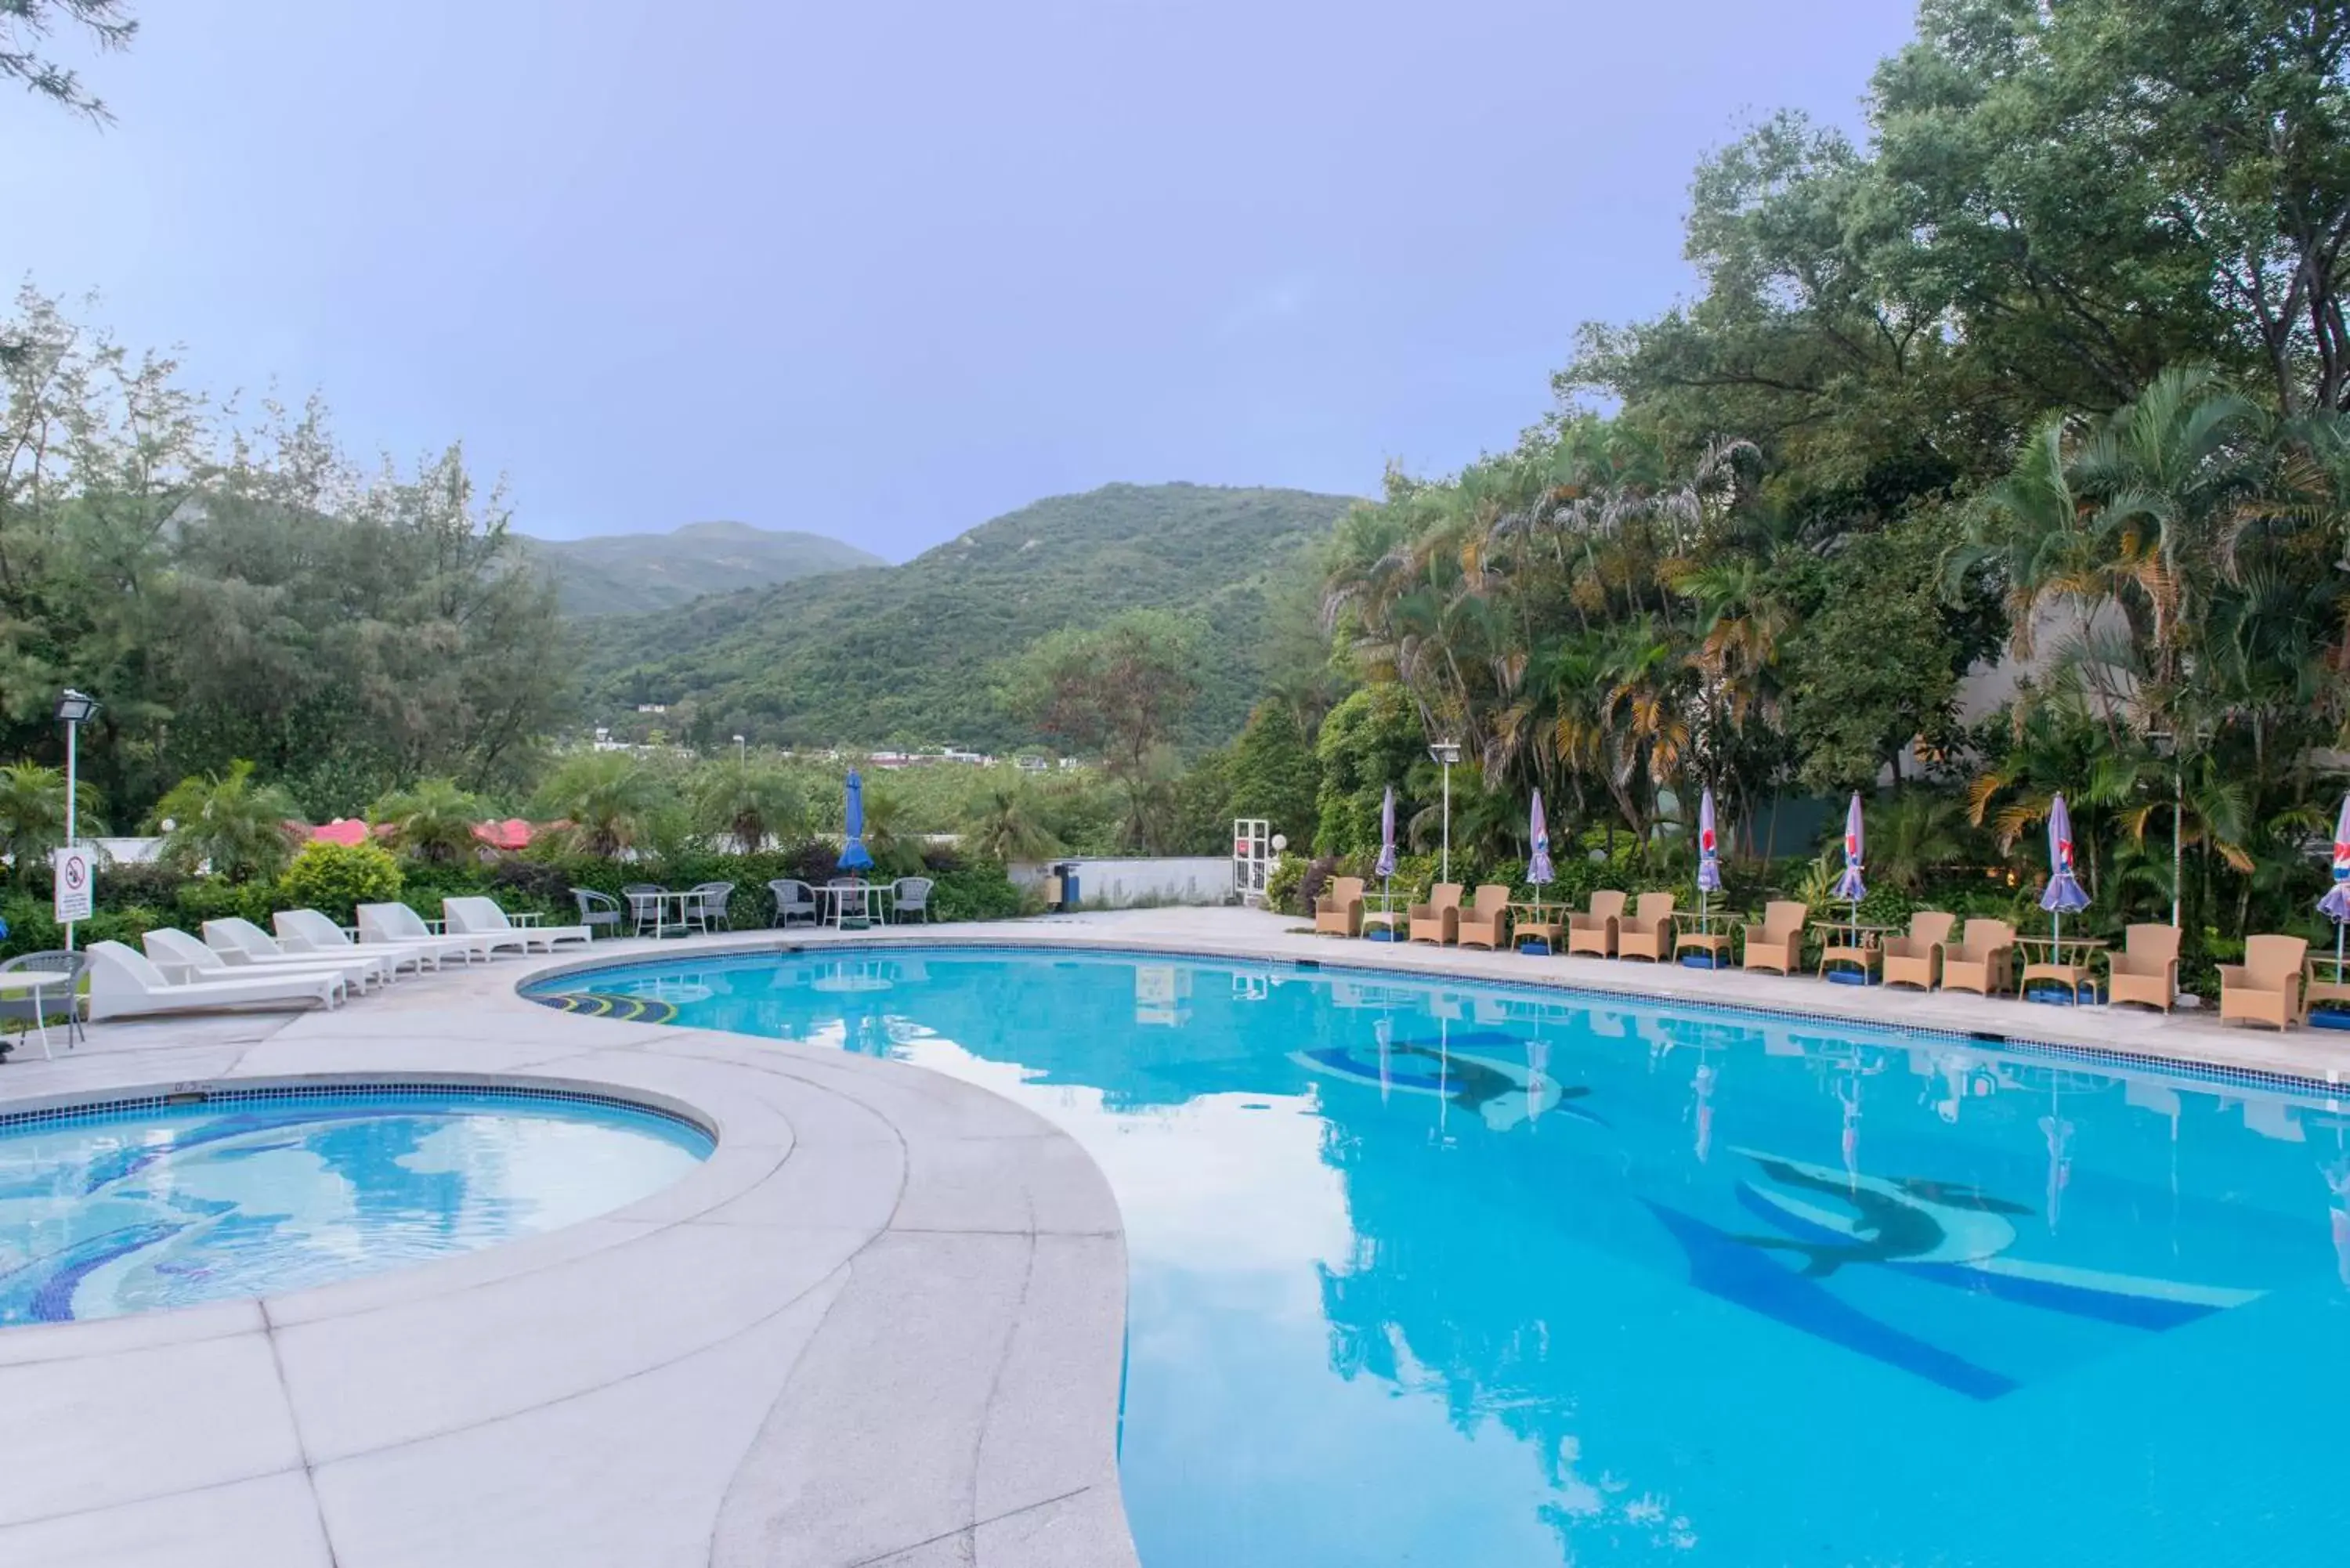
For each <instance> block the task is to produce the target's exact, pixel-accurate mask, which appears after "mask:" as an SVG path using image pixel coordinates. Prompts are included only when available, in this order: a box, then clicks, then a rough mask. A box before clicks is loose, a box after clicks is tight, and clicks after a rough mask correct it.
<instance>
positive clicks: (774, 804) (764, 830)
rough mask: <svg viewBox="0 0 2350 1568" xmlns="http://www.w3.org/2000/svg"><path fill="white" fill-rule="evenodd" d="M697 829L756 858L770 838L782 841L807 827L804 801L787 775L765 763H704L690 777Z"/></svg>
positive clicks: (733, 761)
mask: <svg viewBox="0 0 2350 1568" xmlns="http://www.w3.org/2000/svg"><path fill="white" fill-rule="evenodd" d="M692 794H693V815H694V821H695V825H696V826H699V827H700V828H701V829H702V831H703V832H704V833H708V834H712V835H719V836H725V837H727V838H731V839H732V840H733V843H734V847H735V848H736V849H737V850H739V851H740V852H742V853H743V854H744V855H753V854H756V853H757V852H758V851H759V850H760V849H762V848H764V846H765V845H766V843H767V841H768V840H769V839H770V838H783V837H786V836H790V835H793V834H796V833H799V832H801V831H802V830H804V829H805V828H806V825H807V797H806V795H803V794H801V793H800V790H799V786H798V784H795V783H794V782H793V780H792V778H791V776H790V775H789V774H785V773H784V772H783V771H782V770H780V769H778V768H775V767H774V766H772V765H770V764H768V763H763V762H758V761H754V760H748V759H740V758H729V759H727V760H725V761H723V762H717V763H704V764H702V766H701V767H700V768H698V769H696V770H695V772H694V776H693V785H692Z"/></svg>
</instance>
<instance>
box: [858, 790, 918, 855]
mask: <svg viewBox="0 0 2350 1568" xmlns="http://www.w3.org/2000/svg"><path fill="white" fill-rule="evenodd" d="M904 820H905V812H904V810H903V809H902V807H901V806H900V805H899V800H898V797H897V796H896V795H894V794H889V792H888V791H887V790H880V789H876V788H874V787H873V786H872V785H871V784H867V785H866V786H865V848H866V850H867V852H868V853H869V854H870V855H871V856H872V857H873V868H874V869H875V870H876V871H879V872H884V873H887V874H890V875H894V876H899V877H907V876H911V875H913V874H914V873H915V872H918V871H920V869H921V868H922V846H921V844H920V840H919V839H917V838H915V837H914V836H910V835H909V834H908V833H907V832H906V831H905V830H904V828H903V827H902V826H901V824H902V823H903V822H904Z"/></svg>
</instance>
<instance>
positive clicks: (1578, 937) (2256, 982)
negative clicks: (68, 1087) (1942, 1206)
mask: <svg viewBox="0 0 2350 1568" xmlns="http://www.w3.org/2000/svg"><path fill="white" fill-rule="evenodd" d="M1536 891H1537V892H1539V889H1536ZM1398 893H1399V898H1400V897H1402V896H1403V895H1402V892H1401V889H1400V888H1399V889H1398ZM1680 898H1681V895H1680V894H1679V893H1677V892H1675V891H1671V890H1667V889H1649V890H1647V891H1642V892H1638V893H1632V892H1627V891H1626V890H1624V889H1621V888H1598V889H1596V890H1594V891H1593V892H1592V893H1591V894H1590V895H1589V896H1588V898H1587V900H1586V905H1585V907H1584V908H1582V909H1575V908H1574V907H1573V906H1572V905H1570V904H1566V903H1554V904H1543V903H1540V902H1537V901H1534V900H1533V899H1529V898H1524V897H1523V896H1521V895H1520V894H1519V892H1518V891H1516V890H1513V888H1509V887H1507V886H1504V885H1502V884H1496V883H1484V884H1481V885H1479V886H1478V887H1477V888H1475V889H1474V890H1473V892H1472V891H1471V890H1470V889H1468V888H1463V887H1462V886H1461V884H1459V883H1447V882H1439V883H1436V884H1434V885H1432V886H1430V887H1428V888H1426V890H1425V891H1424V892H1423V893H1422V894H1420V895H1419V896H1418V897H1417V898H1415V900H1414V901H1413V902H1412V903H1411V904H1410V905H1409V913H1408V916H1407V917H1406V924H1405V932H1408V933H1409V940H1411V941H1413V942H1417V943H1419V944H1421V945H1423V946H1435V947H1458V948H1461V949H1470V950H1481V951H1489V952H1512V951H1515V952H1519V953H1522V954H1524V955H1526V956H1527V957H1528V958H1529V959H1530V960H1532V961H1539V960H1541V959H1543V958H1545V957H1548V956H1552V955H1563V956H1564V957H1565V958H1566V959H1569V960H1581V959H1597V960H1604V961H1609V962H1621V961H1627V960H1638V961H1642V962H1645V963H1649V964H1675V965H1681V966H1685V967H1689V968H1696V969H1707V970H1714V969H1733V968H1734V969H1738V970H1741V971H1745V972H1748V973H1763V974H1775V975H1779V976H1782V977H1785V978H1787V979H1790V980H1794V981H1812V982H1816V981H1835V982H1837V983H1842V984H1856V985H1863V986H1871V987H1875V986H1886V987H1892V988H1897V989H1899V990H1904V991H1908V992H1924V993H1958V994H1968V995H1973V996H1978V997H1981V998H1983V999H1985V1000H1986V1001H1989V1000H1991V999H1997V998H2006V999H2022V1000H2025V1001H2032V1002H2054V1003H2059V1004H2069V1005H2074V1006H2094V1005H2097V1004H2100V1003H2102V1004H2104V1005H2106V1006H2109V1007H2144V1008H2150V1009H2153V1010H2155V1011H2156V1012H2162V1013H2166V1014H2167V1013H2168V1012H2172V1011H2173V1010H2174V1009H2176V1008H2178V1006H2179V1005H2181V992H2180V991H2179V948H2180V932H2179V931H2178V929H2176V928H2174V927H2171V926H2168V925H2157V924H2138V925H2133V926H2131V927H2129V928H2128V929H2126V932H2125V933H2124V936H2123V940H2121V941H2120V942H2119V943H2118V944H2111V945H2109V944H2108V943H2107V942H2106V941H2104V940H2099V939H2096V938H2094V937H2086V936H2082V935H2079V934H2077V933H2072V932H2068V933H2066V934H2064V936H2062V937H2061V938H2060V937H2057V936H2055V935H2054V934H2053V933H2045V934H2041V935H2025V934H2022V933H2020V932H2019V931H2018V930H2017V929H2016V927H2015V925H2014V924H2013V922H2012V921H2009V920H2005V919H1995V918H1991V917H1985V916H1975V917H1972V918H1970V919H1963V920H1962V919H1960V917H1959V916H1958V915H1956V914H1954V913H1951V912H1950V911H1948V910H1941V909H1916V910H1914V911H1912V912H1911V913H1910V915H1909V917H1908V923H1907V924H1906V925H1904V926H1900V927H1894V926H1877V925H1870V924H1867V923H1865V922H1862V921H1860V920H1858V919H1855V918H1851V917H1850V916H1849V915H1833V916H1823V915H1822V914H1821V912H1820V911H1819V910H1817V909H1815V908H1814V906H1812V905H1809V904H1806V903H1804V902H1801V901H1798V900H1795V899H1773V900H1771V901H1769V902H1768V903H1766V904H1765V905H1764V906H1763V912H1762V918H1761V919H1751V918H1749V917H1746V916H1744V915H1742V914H1741V913H1739V912H1738V911H1736V910H1732V909H1721V908H1706V907H1703V906H1700V908H1697V909H1690V908H1687V907H1685V906H1683V905H1682V904H1681V902H1680ZM1366 899H1367V884H1366V881H1365V879H1364V878H1362V877H1332V878H1331V879H1330V881H1329V883H1328V884H1327V886H1326V888H1324V889H1323V891H1322V892H1321V894H1320V895H1319V896H1318V897H1317V898H1315V901H1314V906H1313V907H1314V928H1313V929H1314V934H1315V935H1317V936H1326V937H1340V938H1347V939H1361V938H1364V937H1366V936H1369V937H1370V938H1371V939H1373V940H1386V938H1387V931H1386V929H1385V928H1383V927H1378V928H1375V929H1369V930H1367V926H1371V925H1373V922H1370V921H1367V919H1366V918H1365V904H1366ZM1405 932H1399V933H1397V934H1398V935H1399V936H1401V935H1403V934H1405ZM2309 947H2310V944H2309V943H2308V941H2307V940H2305V939H2303V938H2300V937H2292V936H2281V935H2255V936H2253V937H2251V939H2249V940H2248V941H2247V943H2246V944H2245V955H2244V961H2243V962H2242V963H2241V964H2226V965H2221V966H2220V977H2221V981H2222V986H2221V994H2220V1005H2219V1007H2218V1008H2217V1010H2216V1012H2217V1016H2218V1017H2219V1018H2220V1020H2221V1021H2223V1022H2230V1023H2259V1024H2266V1025H2268V1026H2270V1027H2272V1028H2279V1029H2290V1028H2296V1027H2299V1026H2301V1025H2303V1024H2305V1023H2308V1022H2309V1021H2310V1013H2311V1010H2312V1008H2313V1007H2314V1006H2316V1005H2319V1004H2334V1005H2339V1006H2342V1007H2345V1008H2350V965H2345V966H2343V967H2344V972H2343V973H2340V974H2331V973H2328V974H2325V975H2323V976H2321V974H2320V973H2319V972H2318V971H2319V970H2320V968H2321V966H2327V967H2330V966H2332V964H2333V959H2332V957H2331V956H2330V955H2327V956H2326V957H2324V958H2323V959H2320V958H2314V957H2311V956H2310V953H2309ZM2186 1002H2188V1004H2189V1005H2192V1004H2194V1002H2195V999H2194V998H2191V997H2190V998H2187V999H2186Z"/></svg>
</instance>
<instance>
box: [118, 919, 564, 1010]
mask: <svg viewBox="0 0 2350 1568" xmlns="http://www.w3.org/2000/svg"><path fill="white" fill-rule="evenodd" d="M441 907H442V912H443V914H444V916H445V917H446V918H445V919H442V920H440V921H437V922H434V923H433V924H430V925H429V924H427V923H426V922H425V919H424V918H423V917H422V916H421V915H419V914H418V913H417V912H416V911H415V910H413V909H410V908H409V907H408V906H407V905H405V904H361V905H360V906H359V927H358V931H359V935H358V940H353V939H352V936H351V933H350V932H348V931H346V930H345V929H343V928H342V927H340V926H338V925H337V924H336V923H335V922H334V921H333V920H330V919H328V918H327V917H326V916H324V915H322V914H320V913H319V912H318V911H317V910H316V909H281V910H279V911H278V912H277V913H276V915H274V916H272V917H271V919H270V923H271V924H272V925H273V926H275V927H276V933H275V934H274V935H273V934H272V933H271V932H268V931H265V930H263V929H261V928H260V927H259V926H256V925H255V924H254V923H253V922H252V921H250V920H244V919H220V920H206V921H205V922H204V927H203V940H201V941H199V940H196V939H195V938H194V937H192V936H190V935H189V934H188V933H187V932H185V931H181V930H172V929H169V928H165V929H160V930H152V931H149V932H148V933H147V934H146V936H145V937H143V938H142V939H140V942H141V945H142V946H143V947H145V949H146V951H145V952H143V953H142V952H140V950H138V949H137V948H133V947H130V946H129V945H127V944H125V943H122V942H113V941H103V942H92V943H91V944H90V946H89V1016H90V1020H91V1022H93V1023H95V1022H97V1021H99V1020H100V1019H106V1018H127V1017H133V1016H136V1015H138V1014H140V1013H150V1012H182V1011H185V1010H188V1009H192V1008H207V1007H250V1006H255V1005H259V1004H263V1003H268V1002H301V1003H309V1002H316V1003H317V1004H318V1005H320V1006H322V1007H339V1006H340V1005H342V1003H343V1001H344V999H345V998H347V997H348V996H349V995H350V993H351V992H354V991H359V992H367V991H369V990H372V989H374V988H376V987H378V986H383V985H389V984H390V983H391V982H392V981H393V980H394V979H396V978H397V977H398V976H399V975H400V972H401V971H415V972H421V971H424V970H427V969H435V970H437V969H439V968H441V967H442V965H443V964H444V963H448V962H451V961H455V962H460V963H475V962H480V963H486V962H488V961H490V960H491V959H492V958H494V957H495V956H496V955H497V954H499V953H501V952H517V953H525V954H526V953H550V952H553V951H554V950H556V948H557V947H560V946H585V945H586V944H587V940H588V938H589V935H590V933H589V931H588V929H587V927H586V926H517V925H515V923H514V922H513V921H512V920H510V919H507V917H506V912H505V911H504V909H499V908H498V906H497V903H496V902H495V900H494V899H490V898H444V899H442V904H441ZM434 925H438V926H439V928H440V929H437V930H436V929H433V926H434Z"/></svg>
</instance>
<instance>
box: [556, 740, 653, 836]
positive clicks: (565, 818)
mask: <svg viewBox="0 0 2350 1568" xmlns="http://www.w3.org/2000/svg"><path fill="white" fill-rule="evenodd" d="M538 802H539V805H540V809H541V810H542V811H543V812H544V813H545V815H548V816H550V817H555V818H557V819H559V820H560V821H561V822H563V823H564V824H565V828H564V832H565V834H566V836H567V839H568V841H569V843H570V846H571V847H572V848H573V849H574V850H576V851H577V852H578V853H580V854H582V855H594V856H598V857H601V858H604V859H612V858H615V857H618V856H619V855H620V854H621V853H622V852H624V851H627V850H630V849H639V848H642V847H644V846H647V845H649V844H650V843H651V842H652V841H653V839H654V837H655V836H656V835H657V834H658V833H659V832H660V828H661V826H662V825H663V818H664V817H665V816H667V815H669V813H670V812H671V810H672V809H673V806H674V804H675V803H674V801H673V799H672V797H671V792H670V790H669V787H668V785H667V784H666V782H665V781H663V780H662V779H660V777H659V776H657V775H656V774H654V773H653V771H652V770H651V769H650V768H648V767H646V766H644V765H643V764H642V763H639V762H638V761H637V760H636V759H635V758H633V757H630V756H629V755H627V754H626V753H620V752H587V753H581V754H579V755H577V756H574V757H572V758H570V759H569V760H568V761H567V762H565V763H563V764H562V765H561V766H559V767H557V768H556V770H555V772H554V773H553V774H551V775H549V777H548V778H547V781H546V784H542V785H541V786H540V788H539V794H538Z"/></svg>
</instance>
